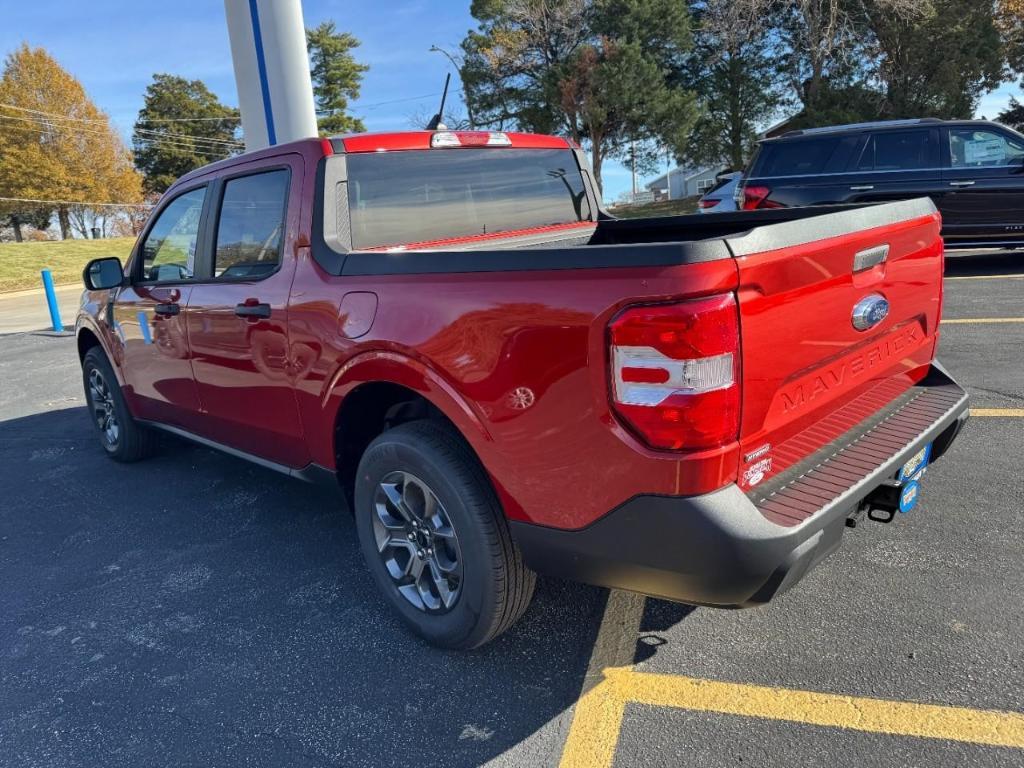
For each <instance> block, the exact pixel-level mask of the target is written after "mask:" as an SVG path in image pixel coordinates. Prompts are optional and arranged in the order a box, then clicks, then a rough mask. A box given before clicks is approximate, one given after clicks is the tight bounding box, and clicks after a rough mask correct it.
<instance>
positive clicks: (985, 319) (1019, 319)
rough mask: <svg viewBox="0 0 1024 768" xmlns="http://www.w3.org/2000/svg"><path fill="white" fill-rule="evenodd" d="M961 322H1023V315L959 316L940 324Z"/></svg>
mask: <svg viewBox="0 0 1024 768" xmlns="http://www.w3.org/2000/svg"><path fill="white" fill-rule="evenodd" d="M962 323H1024V317H961V318H955V319H953V320H943V321H942V325H955V324H962Z"/></svg>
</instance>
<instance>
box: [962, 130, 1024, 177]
mask: <svg viewBox="0 0 1024 768" xmlns="http://www.w3.org/2000/svg"><path fill="white" fill-rule="evenodd" d="M949 159H950V165H951V166H952V167H953V168H986V167H988V168H992V167H994V166H1000V165H1017V164H1020V163H1021V162H1022V161H1024V142H1021V141H1018V140H1016V139H1014V138H1013V137H1011V136H1007V135H1005V134H1002V133H998V132H996V131H988V130H976V129H973V128H950V129H949Z"/></svg>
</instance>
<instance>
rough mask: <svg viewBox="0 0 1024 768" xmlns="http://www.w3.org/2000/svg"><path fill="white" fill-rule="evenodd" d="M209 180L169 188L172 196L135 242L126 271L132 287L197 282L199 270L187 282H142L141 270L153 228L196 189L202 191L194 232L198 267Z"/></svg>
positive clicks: (161, 206)
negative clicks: (166, 212)
mask: <svg viewBox="0 0 1024 768" xmlns="http://www.w3.org/2000/svg"><path fill="white" fill-rule="evenodd" d="M211 186H212V185H211V183H210V180H209V179H207V180H206V181H202V182H199V183H197V184H192V185H190V186H187V187H182V188H181V189H180V190H178V189H174V188H173V187H172V188H171V189H172V190H173V191H174V195H173V196H170V197H167V200H166V202H162V203H161V204H160V206H159V208H157V209H156V210H155V211H154V212H153V214H152V215H151V216H150V217H149V221H148V222H147V223H146V227H145V229H143V230H142V234H141V235H140V236H139V239H138V241H137V242H136V246H135V250H134V251H133V252H132V255H131V265H130V267H129V270H128V274H129V280H130V282H131V285H132V286H136V285H138V286H142V287H145V288H150V287H154V286H165V285H167V286H172V287H173V286H182V285H195V284H196V283H197V282H199V279H200V278H199V270H198V269H197V270H196V271H195V272H193V274H192V277H191V278H190V279H188V280H142V279H141V275H142V270H143V268H144V266H145V264H146V256H145V253H144V250H145V246H146V241H147V240H148V239H149V235H150V233H151V232H152V231H153V227H155V226H156V223H157V222H158V221H159V220H160V217H161V216H163V214H164V212H165V211H166V210H167V209H168V208H170V207H171V205H173V204H174V202H175V201H176V200H178V199H179V198H181V197H182V196H184V195H187V194H189V193H190V192H195V191H196V190H197V189H203V190H204V193H203V195H204V196H203V208H202V210H201V211H200V213H199V229H198V230H197V231H196V256H195V264H196V265H197V266H198V265H200V264H201V259H202V250H203V247H204V245H205V229H206V224H207V218H208V217H209V213H210V199H211V196H210V187H211Z"/></svg>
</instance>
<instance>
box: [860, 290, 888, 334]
mask: <svg viewBox="0 0 1024 768" xmlns="http://www.w3.org/2000/svg"><path fill="white" fill-rule="evenodd" d="M888 316H889V302H888V300H886V298H885V296H882V295H881V294H878V293H873V294H871V295H870V296H865V297H864V298H863V299H861V300H860V301H858V302H857V303H856V304H855V305H854V307H853V318H852V319H853V327H854V328H856V329H857V330H858V331H866V330H868V329H869V328H874V327H875V326H876V325H878V324H879V323H880V322H882V321H883V320H885V318H886V317H888Z"/></svg>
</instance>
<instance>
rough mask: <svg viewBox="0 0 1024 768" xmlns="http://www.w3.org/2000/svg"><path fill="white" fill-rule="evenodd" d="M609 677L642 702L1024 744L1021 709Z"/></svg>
mask: <svg viewBox="0 0 1024 768" xmlns="http://www.w3.org/2000/svg"><path fill="white" fill-rule="evenodd" d="M607 679H608V680H609V681H610V682H611V683H612V684H613V685H614V687H615V688H616V689H617V692H618V694H619V695H620V696H621V697H622V698H623V699H625V700H627V701H630V702H633V703H637V704H648V705H651V706H657V707H674V708H676V709H690V710H697V711H706V712H719V713H722V714H727V715H742V716H745V717H759V718H765V719H769V720H788V721H791V722H795V723H809V724H811V725H824V726H832V727H835V728H848V729H853V730H857V731H870V732H872V733H888V734H892V735H895V736H919V737H921V738H926V739H946V740H948V741H966V742H971V743H974V744H990V745H993V746H999V747H1016V748H1018V749H1024V715H1021V714H1018V713H1016V712H999V711H995V710H981V709H965V708H963V707H945V706H938V705H935V704H916V703H913V702H905V701H885V700H883V699H866V698H860V697H857V696H837V695H834V694H829V693H816V692H814V691H797V690H791V689H787V688H768V687H765V686H760V685H745V684H741V683H721V682H715V681H712V680H696V679H694V678H690V677H677V676H675V675H656V674H649V673H646V672H633V671H631V670H621V669H615V670H608V671H607Z"/></svg>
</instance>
